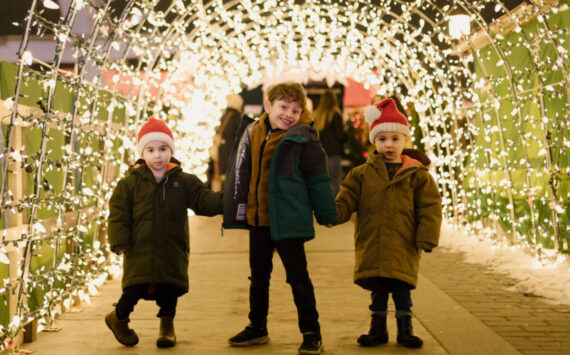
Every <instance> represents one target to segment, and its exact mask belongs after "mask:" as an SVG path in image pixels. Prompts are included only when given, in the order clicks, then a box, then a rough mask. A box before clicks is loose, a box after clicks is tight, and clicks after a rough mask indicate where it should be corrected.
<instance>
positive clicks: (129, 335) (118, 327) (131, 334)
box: [105, 310, 139, 346]
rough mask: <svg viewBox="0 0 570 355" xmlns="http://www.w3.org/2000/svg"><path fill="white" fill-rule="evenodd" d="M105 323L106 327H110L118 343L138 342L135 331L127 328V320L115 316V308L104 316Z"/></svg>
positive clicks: (131, 343)
mask: <svg viewBox="0 0 570 355" xmlns="http://www.w3.org/2000/svg"><path fill="white" fill-rule="evenodd" d="M105 323H107V327H109V329H111V331H112V332H113V335H114V336H115V338H116V339H117V341H118V342H119V343H121V344H123V345H126V346H135V345H137V343H138V342H139V337H138V336H137V333H135V331H134V330H132V329H130V328H129V320H128V319H124V320H120V319H119V318H117V311H116V310H113V312H111V313H109V314H107V315H106V316H105Z"/></svg>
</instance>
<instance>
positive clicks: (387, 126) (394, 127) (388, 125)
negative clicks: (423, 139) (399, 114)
mask: <svg viewBox="0 0 570 355" xmlns="http://www.w3.org/2000/svg"><path fill="white" fill-rule="evenodd" d="M381 132H398V133H402V134H403V135H405V136H410V128H409V127H408V126H405V125H403V124H401V123H397V122H385V123H380V124H377V125H376V126H374V127H373V128H372V130H371V131H370V134H369V135H368V136H369V138H370V143H372V144H375V143H374V140H375V139H376V136H377V135H378V133H381Z"/></svg>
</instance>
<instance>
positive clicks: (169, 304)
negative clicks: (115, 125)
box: [105, 117, 223, 348]
mask: <svg viewBox="0 0 570 355" xmlns="http://www.w3.org/2000/svg"><path fill="white" fill-rule="evenodd" d="M137 150H138V152H139V154H140V156H141V157H142V159H139V160H138V161H137V162H136V164H135V165H134V166H133V167H131V168H130V170H129V172H128V173H127V175H126V176H125V177H124V178H122V179H121V180H120V181H119V183H118V184H117V186H116V188H115V190H114V191H113V195H112V197H111V200H110V201H109V218H108V229H109V244H110V246H111V250H112V251H113V252H115V253H117V254H124V259H123V282H122V288H123V293H122V295H121V297H120V299H119V301H118V302H117V305H116V307H115V309H114V310H113V311H112V312H111V313H109V314H108V315H107V316H106V317H105V322H106V324H107V326H108V327H109V328H110V329H111V331H112V332H113V334H114V335H115V338H116V339H117V340H118V341H119V342H120V343H121V344H123V345H126V346H134V345H136V344H137V343H138V340H139V339H138V336H137V334H136V333H135V332H134V330H132V329H130V328H129V327H128V323H129V315H130V313H131V312H132V311H133V309H134V307H135V305H136V304H137V302H138V301H139V300H140V299H146V300H155V301H156V303H157V305H158V306H159V307H160V311H159V312H158V315H157V316H158V317H159V318H160V330H159V337H158V339H157V341H156V345H157V346H158V347H161V348H165V347H172V346H174V345H175V344H176V336H175V333H174V324H173V320H174V315H175V313H176V303H177V300H178V297H180V296H181V295H183V294H185V293H186V292H188V261H189V253H190V240H189V229H188V211H187V210H188V208H190V209H192V210H193V211H194V212H196V214H200V215H205V216H213V215H216V214H221V213H222V206H223V202H222V194H221V193H220V192H218V193H215V192H212V191H210V190H208V188H207V187H206V185H204V184H203V183H202V181H200V179H198V177H196V176H195V175H192V174H188V173H185V172H183V171H182V169H181V168H180V163H179V162H178V161H177V160H176V159H174V158H173V157H172V156H173V155H174V138H173V135H172V132H171V130H170V129H169V128H168V126H167V125H166V124H165V123H164V122H163V121H160V120H158V119H155V118H153V117H150V118H149V120H148V122H146V123H145V124H144V125H143V126H142V128H141V129H140V132H139V134H138V139H137Z"/></svg>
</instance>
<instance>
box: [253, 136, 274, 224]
mask: <svg viewBox="0 0 570 355" xmlns="http://www.w3.org/2000/svg"><path fill="white" fill-rule="evenodd" d="M270 134H271V128H269V129H268V130H267V135H266V136H265V139H264V140H263V143H261V147H260V148H259V167H258V170H257V171H258V174H257V181H256V182H255V225H256V226H258V225H259V181H260V180H261V163H262V162H263V150H264V149H265V144H267V141H268V140H269V135H270Z"/></svg>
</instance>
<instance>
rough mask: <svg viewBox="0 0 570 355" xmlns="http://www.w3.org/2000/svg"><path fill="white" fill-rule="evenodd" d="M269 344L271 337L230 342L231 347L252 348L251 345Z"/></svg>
mask: <svg viewBox="0 0 570 355" xmlns="http://www.w3.org/2000/svg"><path fill="white" fill-rule="evenodd" d="M268 342H269V337H268V336H264V337H259V338H254V339H251V340H248V341H242V342H235V341H228V343H230V345H231V346H238V347H239V346H250V345H263V344H267V343H268Z"/></svg>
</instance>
